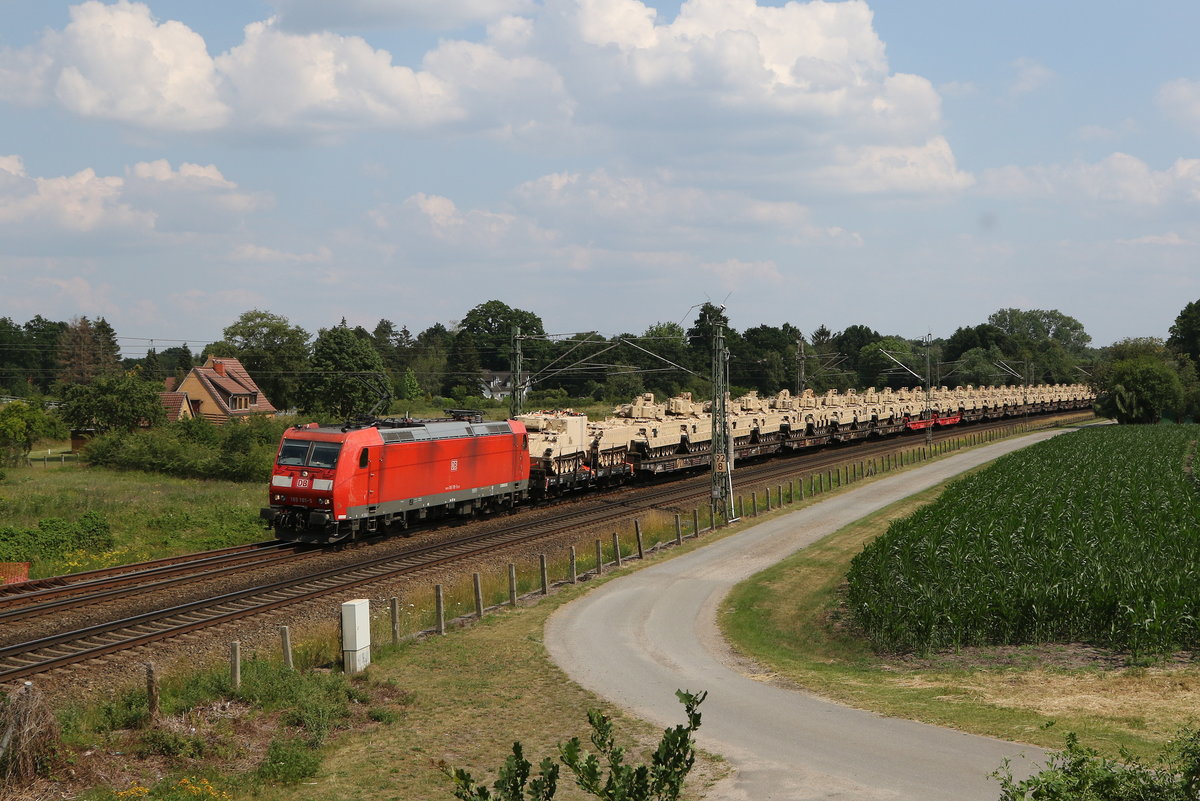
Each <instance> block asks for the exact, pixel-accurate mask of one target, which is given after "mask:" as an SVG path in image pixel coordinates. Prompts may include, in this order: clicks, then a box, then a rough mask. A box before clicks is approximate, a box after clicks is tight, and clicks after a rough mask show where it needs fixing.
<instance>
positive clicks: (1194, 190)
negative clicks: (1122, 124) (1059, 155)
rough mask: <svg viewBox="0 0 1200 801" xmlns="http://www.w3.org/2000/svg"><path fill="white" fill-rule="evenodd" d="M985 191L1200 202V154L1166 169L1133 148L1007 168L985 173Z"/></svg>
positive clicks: (1135, 202) (1138, 201)
mask: <svg viewBox="0 0 1200 801" xmlns="http://www.w3.org/2000/svg"><path fill="white" fill-rule="evenodd" d="M981 188H982V191H983V192H984V193H985V194H989V195H996V196H1017V197H1046V198H1050V197H1053V198H1064V199H1076V200H1086V201H1099V202H1105V203H1118V204H1126V205H1132V206H1160V205H1163V204H1165V203H1169V202H1189V203H1191V202H1197V201H1200V159H1178V160H1176V161H1175V163H1174V164H1172V165H1171V167H1170V168H1168V169H1166V170H1154V169H1151V167H1150V165H1148V164H1146V162H1144V161H1142V160H1141V159H1139V158H1136V157H1135V156H1131V155H1129V154H1127V153H1113V154H1111V155H1109V156H1107V157H1106V158H1104V159H1102V160H1101V161H1098V162H1094V163H1086V162H1074V163H1071V164H1065V165H1052V166H1037V167H1002V168H999V169H992V170H986V171H985V172H984V173H983V175H982V176H981Z"/></svg>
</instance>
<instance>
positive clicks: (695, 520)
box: [692, 506, 700, 538]
mask: <svg viewBox="0 0 1200 801" xmlns="http://www.w3.org/2000/svg"><path fill="white" fill-rule="evenodd" d="M692 536H693V537H697V538H698V537H699V536H700V507H699V506H697V507H696V508H695V509H692Z"/></svg>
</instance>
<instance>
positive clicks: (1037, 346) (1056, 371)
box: [988, 309, 1092, 383]
mask: <svg viewBox="0 0 1200 801" xmlns="http://www.w3.org/2000/svg"><path fill="white" fill-rule="evenodd" d="M988 323H989V324H990V325H993V326H995V327H996V328H998V329H1000V331H1001V332H1003V334H1004V336H1005V337H1007V342H1005V343H1004V345H1003V350H1004V355H1005V358H1006V359H1010V360H1018V361H1021V362H1023V365H1021V366H1020V367H1021V369H1022V371H1023V375H1024V376H1026V377H1027V378H1029V379H1032V380H1034V381H1048V382H1051V383H1070V382H1072V381H1074V380H1075V379H1076V378H1077V372H1076V370H1075V368H1076V367H1077V366H1078V365H1079V362H1080V360H1081V359H1083V358H1084V357H1085V356H1087V354H1088V350H1087V347H1088V343H1090V342H1091V341H1092V338H1091V337H1090V336H1089V335H1088V333H1087V331H1085V330H1084V328H1083V323H1081V322H1079V321H1078V320H1076V319H1075V318H1074V317H1070V316H1068V315H1066V314H1063V313H1062V312H1060V311H1058V310H1057V309H1051V310H1049V311H1047V310H1044V309H1031V310H1028V311H1023V310H1021V309H1000V310H999V311H997V312H995V313H994V314H992V315H991V316H990V317H988Z"/></svg>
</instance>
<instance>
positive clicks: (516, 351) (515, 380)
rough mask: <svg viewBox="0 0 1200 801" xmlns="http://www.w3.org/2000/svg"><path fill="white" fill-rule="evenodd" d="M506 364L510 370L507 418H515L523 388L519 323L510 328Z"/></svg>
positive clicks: (519, 411)
mask: <svg viewBox="0 0 1200 801" xmlns="http://www.w3.org/2000/svg"><path fill="white" fill-rule="evenodd" d="M508 366H509V369H510V370H512V377H511V378H510V383H511V386H512V394H511V395H509V398H508V416H509V419H515V418H516V417H517V416H518V415H520V414H521V400H522V398H521V394H522V392H521V391H522V390H523V389H524V387H523V386H522V385H521V326H519V325H514V326H513V329H512V350H511V351H510V352H509V360H508Z"/></svg>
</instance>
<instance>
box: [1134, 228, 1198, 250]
mask: <svg viewBox="0 0 1200 801" xmlns="http://www.w3.org/2000/svg"><path fill="white" fill-rule="evenodd" d="M1117 242H1118V243H1119V244H1122V245H1155V246H1162V247H1194V246H1195V245H1196V244H1197V243H1196V242H1193V241H1192V240H1190V239H1184V238H1183V237H1182V236H1180V235H1179V234H1177V233H1175V232H1174V231H1168V232H1167V233H1165V234H1151V235H1147V236H1139V237H1137V238H1135V239H1118V240H1117Z"/></svg>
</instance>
